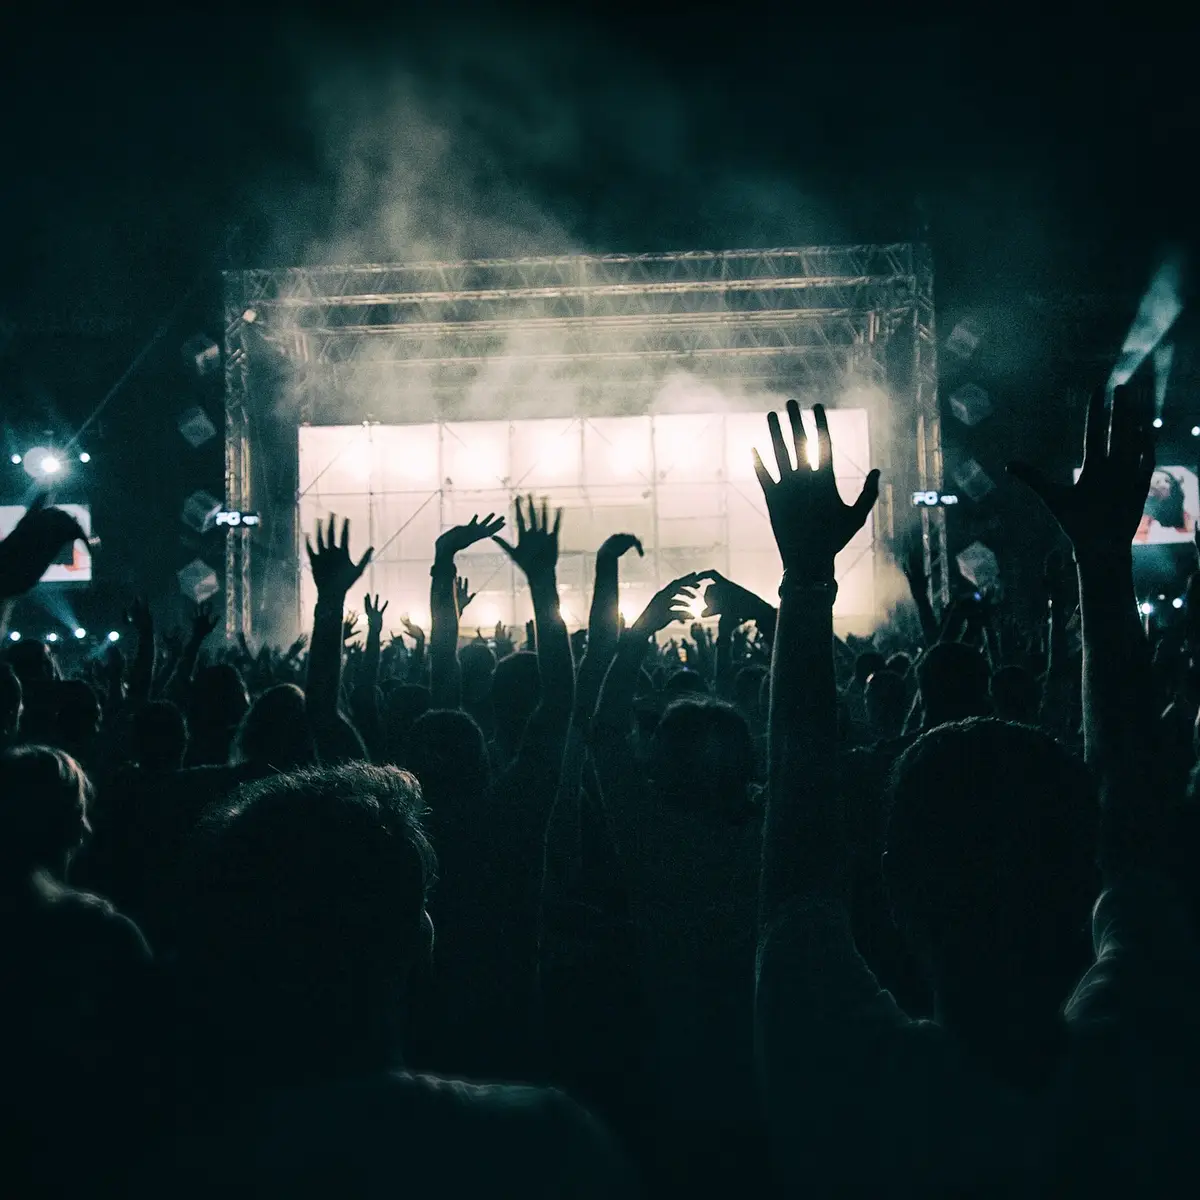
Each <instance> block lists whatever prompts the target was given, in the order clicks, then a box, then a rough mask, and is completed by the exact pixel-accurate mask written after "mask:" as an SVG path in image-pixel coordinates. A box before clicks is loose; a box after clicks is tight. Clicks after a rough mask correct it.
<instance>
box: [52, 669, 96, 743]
mask: <svg viewBox="0 0 1200 1200" xmlns="http://www.w3.org/2000/svg"><path fill="white" fill-rule="evenodd" d="M55 701H56V712H57V724H58V729H59V732H60V733H61V734H62V736H63V737H64V738H66V739H67V740H68V741H79V740H82V739H83V738H87V737H91V736H93V735H94V734H95V733H96V731H97V730H98V729H99V728H100V718H101V713H102V710H101V707H100V701H99V699H98V698H97V696H96V690H95V688H93V687H92V685H91V684H90V683H88V682H87V681H86V680H84V679H64V680H62V682H61V683H59V684H57V685H56V688H55Z"/></svg>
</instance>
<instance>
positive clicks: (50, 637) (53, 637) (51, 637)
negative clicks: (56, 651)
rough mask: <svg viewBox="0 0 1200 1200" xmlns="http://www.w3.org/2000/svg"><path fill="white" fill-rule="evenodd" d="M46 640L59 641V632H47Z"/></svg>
mask: <svg viewBox="0 0 1200 1200" xmlns="http://www.w3.org/2000/svg"><path fill="white" fill-rule="evenodd" d="M46 641H48V642H57V641H58V634H57V633H48V634H46Z"/></svg>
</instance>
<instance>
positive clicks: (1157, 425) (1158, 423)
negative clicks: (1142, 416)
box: [1153, 417, 1162, 429]
mask: <svg viewBox="0 0 1200 1200" xmlns="http://www.w3.org/2000/svg"><path fill="white" fill-rule="evenodd" d="M1153 424H1154V428H1155V429H1161V428H1162V417H1155V418H1154V422H1153Z"/></svg>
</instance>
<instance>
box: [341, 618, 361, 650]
mask: <svg viewBox="0 0 1200 1200" xmlns="http://www.w3.org/2000/svg"><path fill="white" fill-rule="evenodd" d="M357 632H358V613H356V612H348V613H347V614H346V615H345V616H344V617H343V618H342V645H343V646H344V645H345V644H346V643H347V642H348V641H350V640H351V638H353V637H354V635H355V634H356V633H357Z"/></svg>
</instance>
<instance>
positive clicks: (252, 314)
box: [242, 308, 258, 325]
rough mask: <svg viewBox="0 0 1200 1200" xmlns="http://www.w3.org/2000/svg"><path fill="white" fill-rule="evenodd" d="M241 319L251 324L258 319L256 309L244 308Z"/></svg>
mask: <svg viewBox="0 0 1200 1200" xmlns="http://www.w3.org/2000/svg"><path fill="white" fill-rule="evenodd" d="M242 320H243V321H245V322H246V324H247V325H253V324H254V322H255V321H257V320H258V309H256V308H248V309H246V311H245V312H244V313H242Z"/></svg>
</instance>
